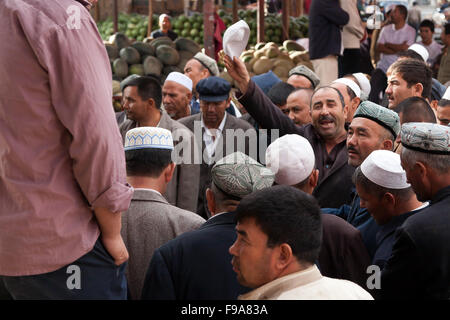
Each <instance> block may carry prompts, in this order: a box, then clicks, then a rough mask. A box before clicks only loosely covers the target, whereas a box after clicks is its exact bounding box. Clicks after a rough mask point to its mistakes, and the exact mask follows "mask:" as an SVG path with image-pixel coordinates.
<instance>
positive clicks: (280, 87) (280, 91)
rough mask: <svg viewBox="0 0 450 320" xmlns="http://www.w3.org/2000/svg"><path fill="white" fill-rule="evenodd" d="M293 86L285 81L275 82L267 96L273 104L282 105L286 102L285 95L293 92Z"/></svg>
mask: <svg viewBox="0 0 450 320" xmlns="http://www.w3.org/2000/svg"><path fill="white" fill-rule="evenodd" d="M294 90H295V88H294V87H293V86H292V85H290V84H289V83H286V82H278V83H276V84H275V85H274V86H273V87H272V88H271V89H270V90H269V92H268V93H267V96H268V97H269V99H270V100H271V101H272V103H273V104H276V105H277V106H279V107H280V106H284V105H285V104H286V100H287V97H288V96H289V95H290V94H291V93H292V92H294Z"/></svg>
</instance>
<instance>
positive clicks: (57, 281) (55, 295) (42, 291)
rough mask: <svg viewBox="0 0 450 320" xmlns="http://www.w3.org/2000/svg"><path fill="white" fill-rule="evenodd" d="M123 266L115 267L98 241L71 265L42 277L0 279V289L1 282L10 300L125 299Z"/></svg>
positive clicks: (5, 277) (125, 285)
mask: <svg viewBox="0 0 450 320" xmlns="http://www.w3.org/2000/svg"><path fill="white" fill-rule="evenodd" d="M126 264H127V263H126V262H125V263H124V264H122V265H120V266H116V265H115V264H114V259H113V258H112V257H111V255H110V254H109V253H108V252H107V251H106V249H105V247H104V246H103V244H102V242H101V240H100V238H98V239H97V242H96V243H95V245H94V248H93V249H92V250H91V251H89V252H88V253H86V254H85V255H84V256H82V257H81V258H79V259H78V260H76V261H74V262H72V263H71V264H69V265H67V266H64V267H62V268H60V269H58V270H56V271H53V272H49V273H44V274H38V275H32V276H13V277H10V276H0V287H1V282H3V286H4V288H5V289H6V291H7V292H8V293H9V294H10V295H11V297H12V298H13V299H26V300H35V299H36V300H47V299H56V300H62V299H64V300H66V299H80V300H84V299H86V300H88V299H102V300H103V299H108V300H110V299H111V300H125V299H126V298H127V281H126V277H125V268H126Z"/></svg>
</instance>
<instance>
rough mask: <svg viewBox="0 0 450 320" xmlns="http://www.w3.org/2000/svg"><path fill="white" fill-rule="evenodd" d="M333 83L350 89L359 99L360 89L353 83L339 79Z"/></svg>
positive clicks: (346, 79) (345, 79)
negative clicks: (341, 84)
mask: <svg viewBox="0 0 450 320" xmlns="http://www.w3.org/2000/svg"><path fill="white" fill-rule="evenodd" d="M333 83H343V84H345V85H346V86H347V87H350V89H352V91H353V92H354V94H355V95H356V96H357V97H358V98H361V88H360V87H359V86H358V85H357V84H356V82H355V81H353V80H350V79H348V78H339V79H337V80H334V81H333Z"/></svg>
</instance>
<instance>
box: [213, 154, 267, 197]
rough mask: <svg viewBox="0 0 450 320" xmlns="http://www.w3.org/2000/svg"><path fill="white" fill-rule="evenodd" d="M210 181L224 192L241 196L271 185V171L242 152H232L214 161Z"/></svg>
mask: <svg viewBox="0 0 450 320" xmlns="http://www.w3.org/2000/svg"><path fill="white" fill-rule="evenodd" d="M211 175H212V181H213V182H214V184H215V185H216V186H217V187H218V188H219V189H220V190H222V191H223V192H225V193H226V194H229V195H232V196H235V197H239V198H243V197H245V196H246V195H248V194H250V193H252V192H254V191H257V190H262V189H265V188H269V187H271V186H272V185H273V181H274V179H275V175H274V174H273V173H272V171H271V170H270V169H268V168H266V167H265V166H263V165H262V164H260V163H258V162H257V161H255V160H253V159H252V158H250V157H249V156H247V155H245V154H244V153H242V152H235V153H232V154H230V155H228V156H226V157H224V158H222V159H220V160H219V161H217V162H216V164H215V165H214V167H213V168H212V171H211Z"/></svg>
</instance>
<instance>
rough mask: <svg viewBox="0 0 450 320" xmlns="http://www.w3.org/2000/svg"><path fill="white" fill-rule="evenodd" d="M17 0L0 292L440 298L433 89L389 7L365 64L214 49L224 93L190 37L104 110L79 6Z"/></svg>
mask: <svg viewBox="0 0 450 320" xmlns="http://www.w3.org/2000/svg"><path fill="white" fill-rule="evenodd" d="M319 2H320V3H321V2H322V1H313V2H312V7H311V12H310V13H311V15H312V18H311V19H312V20H311V21H312V26H311V27H312V28H313V30H314V23H313V21H314V18H313V17H314V15H315V14H318V12H317V10H318V7H317V5H316V4H318V3H319ZM331 2H332V1H331ZM349 2H350V1H349ZM27 3H28V4H29V5H30V6H32V7H33V8H34V9H36V10H37V11H41V12H43V13H44V14H40V15H37V16H36V15H34V14H33V13H32V11H30V10H25V9H24V6H21V5H20V4H18V3H17V2H15V1H7V2H6V5H5V6H4V8H3V9H1V10H0V27H3V28H5V29H8V30H14V31H17V30H21V34H23V36H17V32H9V33H8V32H5V33H3V34H2V36H0V38H1V39H3V40H4V41H3V42H4V43H8V49H7V50H3V51H2V52H1V53H0V72H3V71H4V72H5V74H10V76H9V77H8V78H3V79H2V80H0V81H1V85H0V88H1V89H0V124H1V125H0V146H1V149H0V299H8V298H9V299H11V298H12V299H150V300H235V299H242V300H264V299H270V300H276V299H280V300H297V299H298V300H299V299H357V300H372V299H399V298H401V299H450V232H449V231H450V210H449V208H450V127H449V126H448V122H449V119H450V116H449V112H450V89H447V90H445V83H442V81H441V80H439V79H438V80H436V79H433V72H432V70H431V68H430V66H429V64H427V61H428V58H429V57H430V56H431V54H430V53H429V52H428V51H427V48H426V46H422V45H420V44H413V42H415V38H414V40H412V42H411V43H410V41H409V40H406V39H403V38H402V37H403V36H399V35H396V32H397V31H398V30H399V28H404V25H402V24H401V23H400V22H399V21H403V22H404V20H406V15H405V14H404V7H402V6H401V5H397V6H395V7H394V8H392V21H393V24H392V25H387V26H385V27H384V28H386V29H384V28H383V29H382V31H381V35H380V39H379V40H378V42H379V46H380V47H379V48H380V51H381V53H382V55H381V60H380V62H379V64H378V65H377V68H376V69H375V71H374V73H373V74H372V77H370V76H368V75H365V74H363V73H361V72H359V70H354V72H351V73H348V74H344V75H343V76H342V77H340V78H338V71H337V70H338V68H337V65H336V68H335V67H330V65H331V64H334V62H336V63H337V55H336V54H335V53H333V52H328V53H327V54H326V55H325V56H321V55H322V54H323V53H324V52H322V53H321V54H319V55H318V56H317V57H319V56H320V57H319V58H317V60H320V61H315V62H314V59H313V65H314V69H315V70H311V69H310V68H308V67H306V66H304V65H299V66H296V67H295V68H293V69H292V70H291V71H290V72H289V78H288V79H287V81H286V82H283V81H282V80H280V79H279V78H278V77H276V75H274V74H273V73H272V72H268V73H267V74H262V75H259V76H254V77H251V76H250V74H249V72H248V71H247V68H246V66H245V64H244V63H243V62H242V61H241V60H240V59H239V58H238V57H233V58H232V57H229V56H227V55H225V54H223V55H222V58H223V62H224V65H225V67H226V69H227V72H228V74H229V75H230V76H231V78H232V79H233V81H234V84H235V88H232V86H231V84H230V83H229V82H228V81H227V80H225V79H223V78H221V77H219V76H218V75H219V68H218V66H217V63H216V61H215V60H214V59H212V58H210V57H208V56H207V55H206V54H204V53H202V52H199V53H197V54H196V55H195V56H194V57H193V58H192V59H191V60H190V61H188V62H187V64H186V66H185V69H184V73H181V72H172V73H170V74H169V75H168V76H167V78H166V79H165V81H164V82H163V83H161V82H160V79H159V78H157V77H154V76H151V75H148V76H131V77H128V78H126V79H124V80H123V81H122V82H121V92H122V103H123V111H122V112H120V113H117V114H116V117H115V118H114V115H113V112H112V109H111V107H110V101H111V96H110V95H111V88H110V82H111V79H110V78H111V75H110V73H109V72H110V69H109V66H108V60H107V57H106V52H104V50H103V49H102V50H100V49H99V48H102V46H101V41H100V39H99V38H98V37H97V36H96V33H94V32H96V29H95V27H93V26H92V24H91V21H92V19H91V17H90V16H89V12H88V11H87V10H85V9H84V8H83V5H87V6H89V2H87V1H84V0H78V1H77V2H75V1H72V0H61V1H58V7H57V8H58V9H56V8H55V6H52V5H50V4H49V3H47V2H41V1H33V0H29V1H27ZM324 3H325V2H324ZM74 4H76V5H77V6H78V7H79V8H80V10H81V11H80V12H81V15H82V17H81V22H80V23H81V24H82V25H81V28H80V29H79V30H77V32H74V31H73V30H70V29H68V28H65V27H64V26H65V24H64V23H61V21H62V18H61V16H62V15H61V16H60V15H59V14H58V10H62V9H61V8H64V5H67V6H69V5H74ZM324 8H325V9H326V10H325V9H324ZM333 8H334V7H333V6H332V5H330V4H329V3H328V2H327V3H326V4H324V7H323V8H321V9H322V11H321V12H322V13H323V15H324V16H325V15H326V14H329V13H330V14H331V13H333V14H335V18H336V19H335V21H334V22H333V24H335V25H336V26H337V27H338V26H340V25H347V23H348V20H349V17H348V16H349V13H347V11H346V10H345V8H344V9H341V10H342V12H339V14H340V15H341V17H340V18H342V19H340V18H339V17H338V16H339V14H338V12H337V11H333V10H334V9H333ZM17 17H20V18H21V19H18V18H17ZM320 19H321V23H323V21H324V20H323V19H324V18H323V17H322V18H320ZM341 20H342V21H341ZM27 21H30V22H29V23H28V22H27ZM321 23H319V25H321ZM420 26H422V25H420ZM420 28H422V27H420ZM391 29H392V30H391ZM329 30H334V26H330V28H329ZM383 30H385V31H383ZM388 30H389V31H388ZM313 33H314V31H313ZM391 33H392V35H391ZM406 33H408V32H405V34H406ZM332 34H333V31H330V33H329V34H328V33H327V34H326V35H327V36H331V35H332ZM414 35H415V34H414ZM405 37H406V35H405ZM325 38H326V37H324V39H325ZM337 38H339V43H340V33H339V34H336V35H334V36H333V41H335V40H336V39H337ZM324 39H321V40H320V41H321V43H322V44H320V43H319V44H317V43H314V40H315V39H314V38H311V39H310V42H311V47H310V48H311V56H312V58H313V57H314V55H315V54H317V52H320V51H321V48H322V47H323V44H325V42H324ZM389 41H393V42H395V43H397V44H395V43H391V42H389ZM346 43H352V42H351V41H350V42H346ZM329 44H330V43H327V45H329ZM74 46H75V48H74ZM321 46H322V47H321ZM75 49H76V50H75ZM342 49H343V48H342ZM353 49H354V48H353V46H352V45H350V46H349V47H347V48H346V50H344V58H345V59H344V64H343V65H344V66H347V67H349V66H350V65H351V63H349V61H348V59H349V56H350V60H351V59H354V57H355V50H353ZM333 50H334V49H333ZM80 56H85V57H86V59H85V60H83V63H81V64H80V62H79V57H80ZM352 57H353V58H352ZM322 58H323V59H322ZM16 59H17V60H16ZM322 60H323V61H322ZM15 61H21V64H20V65H18V64H16V63H13V62H15ZM20 66H23V67H20ZM101 66H103V68H102V67H101ZM334 71H336V75H334V76H333V74H332V73H333V72H334ZM78 74H80V75H81V77H82V81H81V80H80V77H79V76H76V75H78ZM324 74H326V76H325V75H324ZM88 79H89V80H90V81H93V82H94V81H95V85H94V84H92V83H91V84H90V85H89V86H86V84H85V81H87V80H88ZM383 81H384V82H383ZM94 87H95V88H94ZM443 88H444V89H443ZM374 90H375V91H374ZM6 105H7V106H8V109H6ZM69 106H70V108H69ZM6 114H7V116H6Z"/></svg>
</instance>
